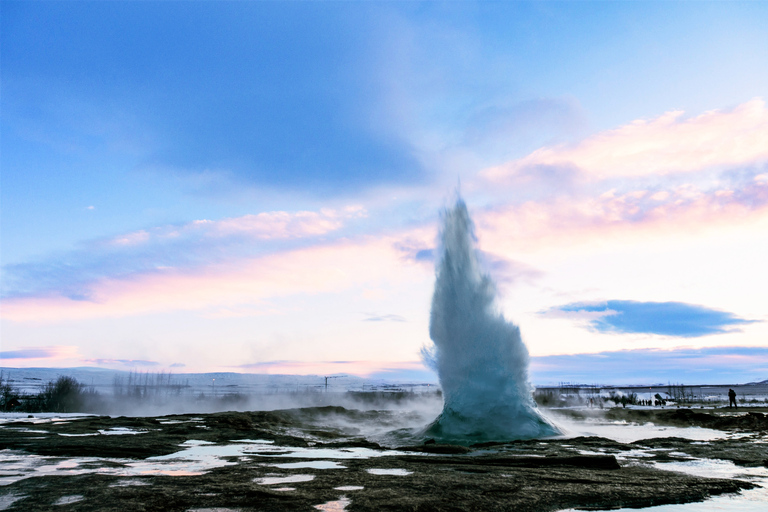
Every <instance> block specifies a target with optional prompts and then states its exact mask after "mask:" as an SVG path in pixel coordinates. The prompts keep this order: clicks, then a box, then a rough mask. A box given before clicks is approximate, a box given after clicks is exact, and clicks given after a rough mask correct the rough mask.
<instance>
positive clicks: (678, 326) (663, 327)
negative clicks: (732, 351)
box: [543, 300, 757, 338]
mask: <svg viewBox="0 0 768 512" xmlns="http://www.w3.org/2000/svg"><path fill="white" fill-rule="evenodd" d="M543 314H545V315H547V316H551V317H557V316H565V317H569V318H573V319H582V320H587V322H588V323H587V325H589V327H590V328H592V329H594V330H596V331H598V332H603V333H617V334H624V333H643V334H658V335H662V336H674V337H681V338H695V337H699V336H708V335H711V334H722V333H726V332H732V331H733V330H734V329H735V328H736V327H737V326H740V325H746V324H751V323H755V322H757V320H747V319H743V318H739V317H737V316H736V315H734V314H733V313H728V312H726V311H720V310H716V309H711V308H707V307H705V306H699V305H696V304H686V303H682V302H637V301H631V300H609V301H605V302H596V303H587V302H579V303H574V304H566V305H564V306H559V307H556V308H552V309H550V310H548V311H546V312H544V313H543ZM581 315H585V316H581Z"/></svg>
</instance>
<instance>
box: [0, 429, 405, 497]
mask: <svg viewBox="0 0 768 512" xmlns="http://www.w3.org/2000/svg"><path fill="white" fill-rule="evenodd" d="M126 431H130V429H121V430H120V432H126ZM132 432H136V431H132ZM179 448H180V450H179V451H178V452H175V453H172V454H169V455H160V456H156V457H148V458H146V459H144V460H139V461H137V460H133V459H110V458H94V457H70V458H66V459H63V458H61V457H58V458H57V457H46V456H40V455H29V454H22V452H13V451H11V450H0V486H2V485H9V484H12V483H13V482H17V481H19V480H21V479H24V478H29V477H35V476H44V475H81V474H86V473H99V474H106V475H116V476H125V477H131V476H140V475H168V476H194V475H201V474H204V473H205V472H206V471H210V470H212V469H215V468H219V467H223V466H229V465H234V464H237V462H234V461H231V460H225V459H229V458H234V459H238V458H239V460H241V461H242V460H248V458H247V457H254V456H265V457H281V458H282V457H285V458H292V459H315V460H312V461H307V462H296V461H292V462H290V463H288V462H286V464H290V465H286V466H281V467H285V468H309V469H342V468H343V467H344V466H342V465H340V464H338V463H336V462H332V460H334V459H335V460H345V459H365V458H371V457H383V456H386V455H395V454H401V453H403V452H398V451H394V450H384V451H377V450H371V449H368V448H341V449H332V448H296V447H288V446H275V445H274V443H273V442H272V441H266V440H259V439H247V440H243V441H237V442H234V443H232V444H225V445H220V444H215V443H211V442H210V441H202V440H195V439H192V440H189V441H186V442H184V443H183V444H181V445H180V447H179ZM317 459H325V460H317ZM328 459H331V460H328Z"/></svg>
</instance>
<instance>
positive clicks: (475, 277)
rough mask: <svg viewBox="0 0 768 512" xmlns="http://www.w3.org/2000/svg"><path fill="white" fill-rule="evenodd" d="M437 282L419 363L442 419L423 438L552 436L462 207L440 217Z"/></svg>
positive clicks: (555, 431)
mask: <svg viewBox="0 0 768 512" xmlns="http://www.w3.org/2000/svg"><path fill="white" fill-rule="evenodd" d="M441 245H442V247H441V248H440V253H441V254H440V256H439V259H438V261H437V279H436V281H435V292H434V295H433V296H432V312H431V318H430V325H429V335H430V337H431V338H432V341H433V342H434V347H433V348H432V349H431V350H425V351H424V358H425V360H426V361H427V363H428V364H429V365H430V366H432V367H433V368H434V369H435V370H436V371H437V374H438V376H439V378H440V385H441V386H442V389H443V401H444V405H443V412H442V413H441V414H440V416H438V418H437V419H436V420H435V421H434V422H433V423H432V424H431V425H430V426H429V427H427V430H426V431H425V435H428V436H432V437H436V438H438V439H441V440H448V441H452V442H478V441H507V440H513V439H530V438H536V437H544V436H551V435H556V434H559V433H560V432H559V430H558V429H557V427H555V426H554V425H553V424H552V423H551V422H549V421H548V420H547V419H546V418H544V417H543V416H542V415H541V413H540V412H539V410H538V409H537V408H536V404H535V403H534V401H533V397H532V388H531V385H530V383H529V382H528V349H527V348H526V346H525V345H524V344H523V341H522V339H521V337H520V329H519V328H518V327H517V326H516V325H514V324H512V323H511V322H508V321H507V320H505V319H504V316H503V315H502V314H501V313H500V312H499V311H498V310H497V309H496V304H495V298H496V286H495V284H494V282H493V281H492V280H491V278H490V277H489V276H488V275H485V274H484V273H482V272H481V270H480V266H479V264H478V260H477V253H476V250H475V247H474V245H475V235H474V226H473V223H472V219H470V217H469V212H468V211H467V206H466V204H464V201H462V200H461V199H458V200H457V201H456V205H455V206H454V207H453V208H452V209H450V210H446V211H445V212H444V213H443V230H442V233H441Z"/></svg>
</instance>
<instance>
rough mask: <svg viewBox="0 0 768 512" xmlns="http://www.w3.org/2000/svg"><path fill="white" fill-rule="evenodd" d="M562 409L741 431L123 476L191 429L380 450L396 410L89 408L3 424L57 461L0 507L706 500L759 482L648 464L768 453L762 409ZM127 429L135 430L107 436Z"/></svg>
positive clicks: (264, 458)
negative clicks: (374, 434) (714, 436)
mask: <svg viewBox="0 0 768 512" xmlns="http://www.w3.org/2000/svg"><path fill="white" fill-rule="evenodd" d="M559 413H560V414H568V415H570V416H571V417H572V418H576V419H588V418H589V417H592V418H593V419H594V417H604V418H605V419H608V420H614V421H615V420H619V421H621V420H624V421H629V422H638V423H645V422H653V423H655V424H657V425H658V424H666V425H674V426H703V427H707V428H716V429H719V430H726V431H730V432H737V433H740V436H730V437H729V438H726V439H719V440H711V441H706V442H701V441H689V440H686V439H681V438H660V439H649V440H642V441H637V442H635V443H628V444H624V443H618V442H615V441H611V440H608V439H604V438H599V437H578V438H570V439H549V440H531V441H515V442H510V443H485V444H482V445H474V446H468V447H464V446H453V445H444V444H439V443H435V442H431V440H422V442H420V443H418V444H411V445H410V446H399V447H398V448H397V449H398V451H397V452H393V454H390V455H387V456H382V457H369V458H345V459H342V460H338V459H333V460H334V461H335V463H336V465H337V467H336V468H329V469H311V468H306V467H304V468H301V467H296V468H286V467H282V468H277V467H276V466H275V464H277V463H281V464H282V465H283V466H284V465H285V464H288V465H290V464H291V463H292V462H296V463H298V464H297V465H301V463H306V462H307V461H308V459H307V458H306V456H296V457H292V456H291V453H287V454H286V453H284V452H281V453H276V452H273V451H272V452H271V451H264V452H261V453H260V452H258V450H255V451H252V452H249V453H246V454H238V455H231V456H229V457H223V459H224V460H225V461H226V462H229V463H231V465H227V466H223V467H216V468H213V469H210V470H206V471H204V472H203V474H192V475H188V476H184V475H183V474H177V476H166V475H162V474H138V475H136V474H133V475H131V476H120V475H119V474H114V473H115V472H116V471H117V472H118V473H119V470H120V469H121V467H127V466H128V465H129V464H131V461H140V460H147V459H148V458H150V457H156V456H160V455H169V454H173V453H176V452H179V451H180V450H181V449H182V448H181V447H180V445H181V444H182V443H185V442H186V443H188V442H189V441H190V440H194V441H198V442H207V443H215V445H222V446H223V445H230V444H232V442H233V441H237V440H262V441H269V442H271V445H272V446H284V447H295V448H296V449H297V450H298V449H313V450H314V449H319V448H328V449H334V450H340V451H342V452H343V451H345V450H347V451H349V450H352V449H355V448H367V449H371V450H375V451H379V450H385V449H386V448H387V447H384V446H381V445H380V444H379V443H382V444H383V442H382V440H381V439H382V438H381V437H379V438H375V439H378V441H379V443H377V442H374V441H372V440H371V438H368V439H366V438H364V437H361V436H360V435H359V434H360V430H358V429H356V428H355V427H354V425H356V424H358V425H360V426H361V427H362V426H364V425H367V424H377V425H381V424H385V425H386V424H392V425H393V427H394V426H396V425H397V423H398V422H399V421H402V417H401V416H398V414H399V413H394V412H387V411H369V412H360V411H349V410H345V409H343V408H340V407H322V408H308V409H296V410H287V411H275V412H245V413H243V412H229V413H216V414H204V415H173V416H164V417H158V418H127V417H117V418H110V417H86V418H81V419H73V420H69V421H60V422H39V421H38V420H37V419H34V418H30V419H27V420H25V419H22V420H16V421H11V422H7V423H5V424H3V425H2V426H0V449H2V450H5V451H3V452H0V454H5V455H6V456H8V455H15V456H17V457H18V454H25V455H24V457H27V458H29V460H32V459H33V458H34V457H35V456H44V457H45V458H44V460H45V464H47V465H48V466H54V465H56V464H59V466H61V467H62V470H57V471H53V473H57V474H44V475H43V476H31V477H30V476H29V475H27V477H26V478H20V479H17V480H16V481H14V482H13V483H9V484H8V485H3V486H2V487H0V509H2V507H6V508H5V509H6V510H36V511H45V510H57V511H59V510H82V511H110V510H120V511H124V510H132V511H134V510H135V511H144V510H146V511H150V510H152V511H155V510H157V511H161V510H162V511H187V510H197V509H219V510H222V509H224V510H243V511H247V510H269V511H282V510H291V511H293V510H316V509H315V508H314V506H316V505H320V504H324V503H328V502H336V503H331V504H330V505H328V506H327V507H328V510H331V509H332V508H330V507H332V506H337V507H338V508H337V509H336V510H342V509H344V506H346V510H350V511H356V510H359V511H368V510H371V511H373V510H377V511H379V510H413V511H431V510H435V511H438V510H439V511H450V510H457V511H458V510H462V511H464V510H477V511H485V510H489V511H490V510H531V511H536V510H540V511H550V510H560V509H565V508H578V509H584V510H590V509H610V508H617V507H645V506H651V505H660V504H667V503H685V502H690V501H700V500H704V499H706V498H708V497H710V496H714V495H718V494H722V493H735V492H739V491H740V490H742V489H749V488H752V487H753V486H754V484H752V483H750V482H747V481H745V480H741V479H712V478H699V477H693V476H687V475H684V474H682V473H674V472H669V471H661V470H659V469H655V468H654V467H653V463H654V462H670V461H686V460H692V459H693V458H708V459H723V460H728V461H732V462H733V463H734V464H736V465H739V466H743V467H757V466H766V465H768V444H766V443H765V441H766V439H768V438H767V437H766V434H768V416H766V415H765V414H764V411H760V412H752V413H750V414H743V413H742V411H739V412H738V414H734V413H735V411H727V410H717V411H711V410H710V411H706V412H701V411H697V410H688V409H673V410H652V411H642V410H632V409H607V410H574V411H560V412H559ZM341 425H343V426H341ZM121 429H128V430H129V431H131V432H141V433H140V434H125V435H109V433H115V434H117V433H119V432H120V431H121ZM363 430H364V429H363ZM85 434H90V435H85ZM389 444H392V443H391V440H390V442H389ZM209 446H214V445H209ZM260 446H261V445H260ZM263 446H268V445H263ZM391 447H392V446H389V448H391ZM639 452H642V453H643V455H642V457H640V458H633V456H632V455H631V454H634V453H639ZM296 453H297V454H298V453H299V452H296ZM83 457H89V458H95V459H89V460H88V461H87V462H83V463H81V464H80V465H79V466H78V465H75V466H76V467H78V468H80V469H87V470H88V471H84V472H83V474H67V471H66V470H64V468H67V467H69V468H72V467H73V466H72V463H71V458H83ZM6 458H7V457H6ZM317 459H322V460H330V459H329V458H328V457H317ZM41 460H43V459H41ZM150 460H151V459H150ZM68 461H69V462H68ZM329 464H331V465H332V464H333V462H330V463H329ZM339 466H343V469H342V468H340V467H339ZM14 467H15V466H13V465H12V464H10V463H7V464H5V467H4V465H3V463H0V476H2V477H5V478H7V479H10V480H13V479H14V476H13V475H14V474H21V473H23V472H19V471H17V472H16V473H14ZM370 470H375V471H373V472H371V471H370ZM388 470H389V471H388ZM49 473H50V472H49ZM382 473H383V474H382ZM387 473H390V474H387ZM40 474H41V475H42V473H40ZM296 475H314V477H313V478H312V479H311V480H308V481H300V482H294V483H290V479H291V478H297V479H299V480H301V479H302V478H304V479H308V478H309V477H301V476H298V477H297V476H296ZM263 478H284V479H286V480H288V481H289V483H285V484H269V483H264V482H265V481H264V480H261V479H263ZM10 480H7V481H10ZM350 486H354V487H355V488H350ZM338 487H344V488H345V489H342V490H338V489H336V488H338Z"/></svg>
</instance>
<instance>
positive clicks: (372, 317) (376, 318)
mask: <svg viewBox="0 0 768 512" xmlns="http://www.w3.org/2000/svg"><path fill="white" fill-rule="evenodd" d="M363 322H407V320H406V319H405V317H404V316H401V315H377V314H373V313H366V318H364V319H363Z"/></svg>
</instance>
